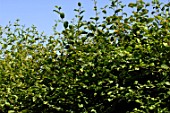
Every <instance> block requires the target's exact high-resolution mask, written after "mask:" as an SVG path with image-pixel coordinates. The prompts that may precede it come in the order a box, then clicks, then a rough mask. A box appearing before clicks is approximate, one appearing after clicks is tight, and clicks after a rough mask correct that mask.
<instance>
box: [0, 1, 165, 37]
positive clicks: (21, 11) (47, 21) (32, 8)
mask: <svg viewBox="0 0 170 113" xmlns="http://www.w3.org/2000/svg"><path fill="white" fill-rule="evenodd" d="M122 1H123V3H124V4H128V3H129V2H135V1H136V0H122ZM145 1H151V0H145ZM160 1H161V2H168V0H160ZM78 2H81V3H82V6H83V7H84V9H85V10H86V12H85V17H86V18H88V17H91V16H93V15H94V12H93V1H92V0H0V25H1V26H5V25H7V24H8V22H9V21H11V23H14V22H15V20H16V19H20V24H21V25H25V26H26V27H30V26H31V25H35V26H36V27H37V29H38V30H39V31H44V32H45V33H46V34H51V33H52V26H53V25H54V24H55V20H57V19H59V18H58V15H57V14H56V13H54V12H53V10H54V9H55V6H56V5H58V6H61V7H62V11H63V12H65V14H66V19H67V20H69V21H70V20H71V19H72V18H74V15H75V13H74V11H73V10H74V9H75V8H77V7H78V6H77V3H78ZM97 2H98V6H99V7H103V6H105V5H106V4H109V3H110V0H97ZM126 12H127V13H130V10H127V11H126Z"/></svg>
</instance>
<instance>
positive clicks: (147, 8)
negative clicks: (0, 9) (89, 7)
mask: <svg viewBox="0 0 170 113" xmlns="http://www.w3.org/2000/svg"><path fill="white" fill-rule="evenodd" d="M110 3H111V4H110V5H109V4H108V5H107V6H105V7H103V8H101V9H99V8H98V7H97V1H95V0H94V11H95V15H94V17H91V18H90V19H89V20H85V19H84V16H83V15H84V12H85V11H84V9H83V7H82V5H81V3H78V8H77V9H75V10H74V11H75V12H76V15H75V19H74V21H67V20H66V19H65V14H64V13H63V12H62V9H61V7H59V6H56V7H55V10H54V12H56V13H57V14H58V15H59V17H60V19H59V20H58V21H57V22H56V24H55V25H54V27H53V28H54V34H53V35H50V36H47V35H45V34H44V33H40V32H39V31H37V29H36V27H35V26H32V27H30V28H26V27H24V26H21V25H20V24H19V22H18V20H17V21H16V23H14V24H11V23H9V25H7V26H5V27H2V26H1V27H0V40H1V41H0V43H1V44H0V45H1V46H0V47H1V50H0V57H1V59H0V112H1V113H168V112H170V11H169V6H170V3H168V4H163V3H160V2H159V1H153V2H150V3H145V2H144V1H142V0H138V1H137V2H136V3H129V4H128V5H127V7H128V8H129V9H132V12H131V13H128V14H127V13H126V12H124V10H125V8H127V7H126V6H125V5H123V4H122V2H121V1H118V0H114V1H111V2H110ZM100 14H102V17H101V15H100ZM58 24H60V25H62V26H63V30H62V31H61V32H57V25H58Z"/></svg>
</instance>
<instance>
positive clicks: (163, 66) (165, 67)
mask: <svg viewBox="0 0 170 113" xmlns="http://www.w3.org/2000/svg"><path fill="white" fill-rule="evenodd" d="M161 68H163V69H169V66H167V65H166V64H162V65H161Z"/></svg>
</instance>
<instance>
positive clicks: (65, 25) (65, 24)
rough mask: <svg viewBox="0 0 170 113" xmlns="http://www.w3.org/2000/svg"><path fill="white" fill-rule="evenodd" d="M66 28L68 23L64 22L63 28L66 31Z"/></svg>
mask: <svg viewBox="0 0 170 113" xmlns="http://www.w3.org/2000/svg"><path fill="white" fill-rule="evenodd" d="M67 27H68V21H65V22H64V28H65V29H66V28H67Z"/></svg>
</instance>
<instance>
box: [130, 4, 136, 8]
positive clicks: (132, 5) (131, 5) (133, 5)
mask: <svg viewBox="0 0 170 113" xmlns="http://www.w3.org/2000/svg"><path fill="white" fill-rule="evenodd" d="M135 6H136V4H135V3H129V5H128V7H131V8H133V7H135Z"/></svg>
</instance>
